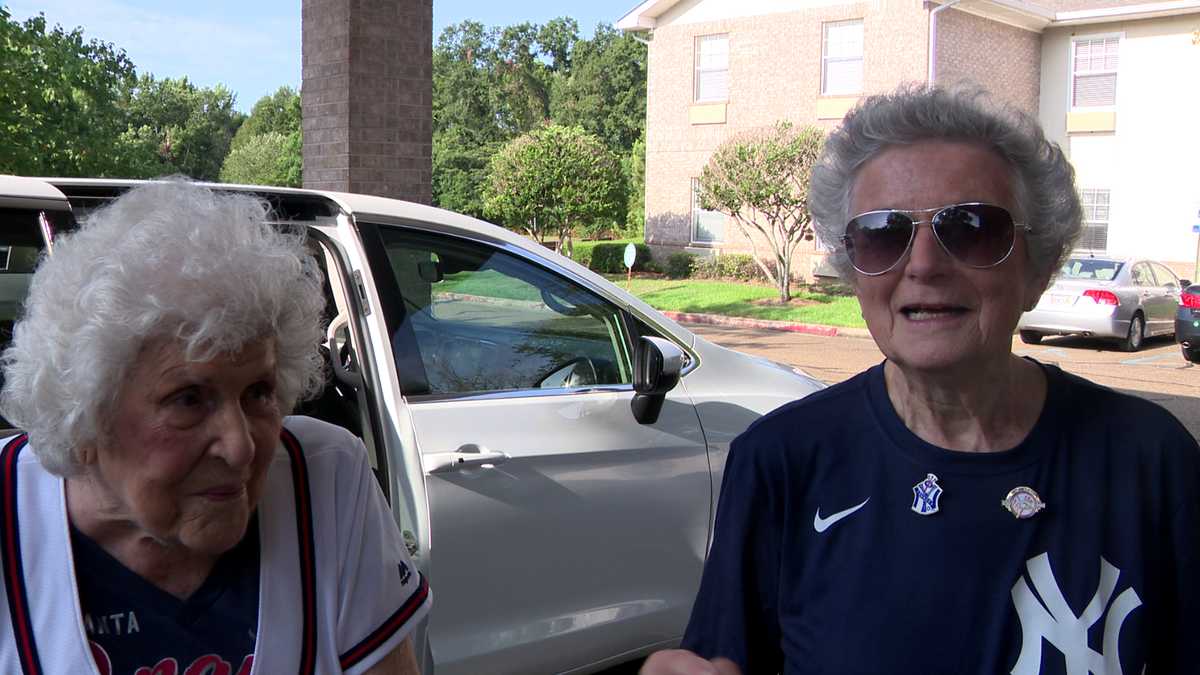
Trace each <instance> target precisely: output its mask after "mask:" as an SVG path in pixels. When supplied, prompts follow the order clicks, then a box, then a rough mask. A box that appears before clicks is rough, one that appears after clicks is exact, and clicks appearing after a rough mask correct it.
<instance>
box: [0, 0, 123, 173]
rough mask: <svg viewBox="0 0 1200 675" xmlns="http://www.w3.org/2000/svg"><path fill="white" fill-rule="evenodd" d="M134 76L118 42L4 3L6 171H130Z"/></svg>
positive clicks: (1, 153)
mask: <svg viewBox="0 0 1200 675" xmlns="http://www.w3.org/2000/svg"><path fill="white" fill-rule="evenodd" d="M134 77H135V71H134V67H133V63H131V62H130V61H129V59H128V58H127V57H126V56H125V52H124V51H121V50H118V49H116V48H115V47H114V46H113V45H111V44H109V43H105V42H100V41H97V40H90V41H85V40H84V39H83V31H82V29H79V28H76V29H74V30H72V31H64V30H63V29H62V28H61V27H58V26H56V27H55V28H53V29H50V30H48V29H47V28H46V19H45V17H44V16H37V17H34V18H31V19H27V20H26V21H24V22H18V21H14V20H13V19H12V15H11V14H10V13H9V12H8V10H6V9H5V8H4V7H2V6H0V172H4V173H18V174H26V175H62V176H79V175H96V176H119V175H124V171H123V165H122V162H123V159H124V158H123V157H122V153H121V150H120V148H118V147H117V146H118V143H117V139H118V137H119V136H120V134H121V133H122V131H123V130H124V129H125V126H126V125H125V118H124V113H123V111H122V109H121V101H122V95H123V94H122V92H123V91H125V90H126V89H127V88H128V87H129V86H130V85H131V84H132V82H133V80H134Z"/></svg>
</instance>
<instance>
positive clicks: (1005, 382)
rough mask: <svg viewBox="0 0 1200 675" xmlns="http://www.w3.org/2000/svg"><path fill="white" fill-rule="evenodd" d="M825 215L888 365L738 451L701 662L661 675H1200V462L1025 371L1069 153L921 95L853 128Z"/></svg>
mask: <svg viewBox="0 0 1200 675" xmlns="http://www.w3.org/2000/svg"><path fill="white" fill-rule="evenodd" d="M809 198H810V205H811V209H812V213H813V216H814V218H815V220H816V222H817V233H818V236H819V237H820V239H821V241H823V242H826V243H827V244H830V245H832V248H833V252H832V260H833V262H834V264H835V265H837V266H838V268H839V270H840V271H841V274H842V277H843V279H845V280H846V281H847V282H849V283H850V285H851V286H852V287H853V289H854V291H855V293H856V295H857V296H858V300H859V303H860V305H861V307H862V312H863V317H864V318H865V319H866V323H867V327H868V328H869V330H870V332H871V335H872V337H873V338H874V339H875V342H876V344H877V345H878V346H879V349H880V351H882V352H883V355H884V356H885V359H886V360H885V361H884V362H883V363H881V364H879V365H877V366H875V367H873V368H871V369H869V370H867V371H866V372H864V373H861V374H859V375H857V376H855V377H854V378H852V379H850V380H848V381H846V382H843V383H840V384H838V385H835V386H833V387H830V388H829V389H826V390H824V391H821V392H818V393H817V394H814V395H811V396H809V397H807V398H805V399H803V400H801V401H797V402H795V403H792V404H789V405H787V406H784V407H783V408H780V409H779V410H777V411H775V412H773V413H771V414H770V415H767V416H766V417H764V418H762V419H761V420H759V421H758V422H756V423H755V424H753V425H752V426H751V427H750V428H749V429H748V430H747V431H746V432H745V433H744V434H743V435H742V436H740V437H739V438H738V439H737V440H736V441H735V442H734V443H733V447H732V449H731V450H730V453H729V457H728V462H727V465H726V470H725V477H724V483H723V485H722V489H721V497H720V504H719V508H718V512H717V519H716V535H715V538H714V540H713V544H712V550H711V553H710V555H709V558H708V560H707V562H706V564H705V570H704V575H703V580H702V582H701V587H700V592H699V595H698V596H697V599H696V605H695V608H694V610H693V613H692V618H691V622H690V624H689V626H688V629H687V633H686V635H685V637H684V640H683V647H684V650H675V651H666V652H660V653H658V654H655V655H654V656H652V657H651V659H649V661H648V662H647V664H646V665H645V666H644V668H643V671H642V672H643V673H644V674H648V675H663V674H671V675H684V674H692V673H697V674H699V673H707V674H713V675H717V674H721V675H726V674H730V673H772V674H774V673H788V674H794V673H822V674H832V673H839V674H841V673H864V674H865V673H889V674H894V673H914V674H916V673H920V674H922V675H927V674H929V673H964V674H965V673H971V674H983V673H988V674H994V673H1013V674H1014V675H1032V674H1034V673H1040V674H1047V675H1048V674H1052V673H1054V674H1058V673H1067V674H1071V675H1085V674H1086V673H1108V675H1115V674H1118V673H1128V674H1133V673H1147V672H1148V673H1183V672H1189V673H1190V672H1198V668H1200V666H1198V665H1197V664H1200V660H1198V659H1197V658H1196V656H1195V654H1194V653H1193V650H1192V645H1193V642H1194V637H1193V636H1194V634H1195V633H1196V631H1197V629H1198V628H1200V547H1198V539H1197V534H1198V530H1200V456H1198V448H1197V445H1196V441H1195V440H1194V439H1193V438H1192V437H1191V436H1190V435H1189V434H1188V433H1187V431H1186V430H1184V428H1183V427H1182V425H1180V424H1179V422H1178V421H1177V420H1176V419H1175V418H1174V417H1172V416H1171V415H1170V414H1169V413H1167V412H1166V411H1164V410H1163V409H1161V408H1159V407H1158V406H1156V405H1155V404H1153V403H1150V402H1148V401H1146V400H1144V399H1140V398H1135V397H1132V396H1128V395H1125V394H1121V393H1118V392H1115V391H1112V390H1110V389H1106V388H1104V387H1101V386H1098V385H1095V384H1092V383H1090V382H1088V381H1086V380H1083V379H1081V378H1079V377H1075V376H1073V375H1069V374H1067V373H1065V372H1063V371H1062V370H1060V369H1059V368H1057V367H1055V366H1051V365H1047V364H1043V363H1039V362H1038V361H1035V360H1033V359H1031V358H1022V357H1019V356H1017V355H1015V354H1014V353H1013V351H1012V345H1013V330H1014V328H1015V327H1016V324H1017V319H1018V318H1019V317H1020V315H1021V313H1022V312H1023V311H1024V310H1028V309H1030V308H1032V307H1033V306H1034V305H1035V304H1036V303H1037V302H1038V299H1039V296H1040V295H1041V294H1042V291H1043V290H1044V289H1045V288H1046V286H1047V283H1048V280H1049V278H1050V276H1051V275H1052V274H1053V273H1054V271H1055V270H1056V269H1057V268H1058V267H1059V266H1060V265H1061V263H1062V260H1063V258H1064V256H1065V255H1066V254H1067V253H1068V251H1069V248H1070V246H1071V243H1072V241H1073V240H1074V239H1075V237H1076V236H1077V234H1078V232H1079V228H1080V219H1081V215H1080V206H1079V200H1078V197H1077V196H1076V192H1075V186H1074V179H1073V172H1072V169H1071V166H1070V164H1069V163H1068V162H1067V160H1066V158H1065V157H1064V156H1063V153H1062V152H1061V150H1059V148H1058V147H1057V146H1055V145H1053V144H1052V143H1049V142H1048V141H1047V140H1046V139H1045V137H1044V136H1043V134H1042V131H1041V129H1040V128H1039V126H1038V124H1037V122H1036V121H1034V120H1033V119H1032V118H1030V117H1029V116H1028V115H1026V114H1024V113H1021V112H1018V111H1015V110H1013V109H1010V108H1006V107H1003V106H1000V105H997V104H995V103H993V102H992V101H991V100H989V98H988V97H987V96H986V95H985V94H984V93H983V92H982V91H980V90H978V89H973V88H968V87H960V88H953V89H943V88H938V87H926V86H914V87H908V88H903V89H901V90H899V91H897V92H895V93H892V94H888V95H880V96H872V97H869V98H867V99H866V100H864V101H863V102H862V103H861V104H860V105H859V106H858V107H857V108H856V109H855V110H853V111H851V112H850V113H849V114H848V115H847V116H846V118H845V120H844V123H843V124H842V126H841V127H840V128H839V129H837V130H836V131H834V132H833V133H832V134H831V136H830V137H829V139H828V141H827V143H826V145H825V149H824V152H823V155H822V157H821V159H820V161H819V163H818V166H817V167H816V168H815V170H814V172H813V177H812V184H811V190H810V193H809ZM685 650H688V651H685Z"/></svg>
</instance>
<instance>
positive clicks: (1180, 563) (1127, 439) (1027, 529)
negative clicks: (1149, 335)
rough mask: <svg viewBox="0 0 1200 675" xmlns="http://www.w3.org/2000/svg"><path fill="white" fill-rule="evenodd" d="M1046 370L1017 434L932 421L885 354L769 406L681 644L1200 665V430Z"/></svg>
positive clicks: (855, 668) (870, 670)
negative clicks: (944, 432)
mask: <svg viewBox="0 0 1200 675" xmlns="http://www.w3.org/2000/svg"><path fill="white" fill-rule="evenodd" d="M1043 370H1044V372H1045V373H1046V376H1047V380H1048V392H1047V399H1046V403H1045V407H1044V409H1043V411H1042V413H1041V415H1040V417H1039V419H1038V420H1037V422H1036V423H1035V425H1034V427H1033V429H1032V431H1031V432H1030V434H1029V436H1028V437H1027V438H1026V439H1025V440H1024V441H1023V442H1022V443H1021V444H1020V445H1018V446H1017V447H1015V448H1013V449H1011V450H1008V451H1005V452H996V453H965V452H952V451H949V450H945V449H942V448H939V447H936V446H933V445H931V444H929V443H926V442H924V441H922V440H921V439H920V438H918V437H917V436H915V435H914V434H913V433H912V432H910V431H909V430H908V429H907V428H906V427H905V425H904V424H903V422H902V421H901V420H900V418H899V417H898V415H897V414H896V412H895V410H894V408H893V407H892V405H891V402H890V401H889V399H888V396H887V390H886V384H885V382H884V378H883V366H882V365H880V366H876V367H875V368H872V369H871V370H869V371H867V372H866V373H863V374H860V375H858V376H856V377H855V378H853V379H851V380H848V381H846V382H844V383H842V384H839V385H836V386H834V387H831V388H829V389H826V390H824V391H821V392H818V393H816V394H813V395H811V396H809V397H807V398H805V399H803V400H801V401H797V402H795V403H792V404H789V405H787V406H785V407H783V408H781V409H779V410H777V411H775V412H774V413H771V414H770V415H768V416H766V417H764V418H762V419H760V420H759V421H757V422H756V423H755V424H753V425H752V426H751V427H750V428H749V429H747V431H746V432H745V433H744V434H743V435H742V436H741V437H739V438H738V439H737V440H736V441H735V442H734V444H733V446H732V448H731V450H730V454H729V458H728V462H727V465H726V471H725V477H724V482H723V484H722V488H721V498H720V503H719V508H718V512H717V520H716V534H715V538H714V541H713V545H712V550H711V552H710V554H709V559H708V561H707V563H706V565H705V569H704V575H703V581H702V584H701V588H700V592H699V594H698V596H697V599H696V605H695V608H694V610H693V613H692V618H691V622H690V624H689V625H688V629H687V633H686V636H685V638H684V641H683V646H684V647H685V648H687V649H691V650H693V651H696V652H698V653H699V654H701V655H702V656H705V657H708V658H712V657H715V656H725V657H728V658H731V659H732V660H734V661H735V662H737V663H739V664H740V665H741V666H742V668H743V671H744V672H746V673H748V674H751V673H787V674H799V673H823V674H824V673H838V674H864V675H865V674H877V673H889V674H892V673H895V674H900V673H913V674H918V673H919V674H920V675H934V674H938V673H961V674H963V675H968V674H970V675H975V674H980V673H989V674H990V673H1013V674H1014V675H1034V674H1041V675H1059V674H1063V675H1075V674H1078V675H1086V674H1088V673H1093V674H1098V673H1104V674H1106V675H1120V674H1122V673H1124V674H1125V675H1140V674H1141V673H1143V672H1145V673H1149V674H1155V673H1195V672H1200V652H1197V651H1196V648H1195V638H1194V636H1195V635H1196V633H1197V629H1200V558H1198V550H1200V548H1198V541H1197V535H1198V534H1200V532H1198V528H1200V455H1198V452H1200V450H1198V448H1197V445H1196V441H1195V440H1194V439H1193V438H1192V437H1191V436H1190V435H1189V434H1188V433H1187V431H1186V430H1185V429H1184V428H1183V427H1182V425H1180V424H1179V422H1178V421H1177V420H1176V419H1175V418H1174V417H1173V416H1171V415H1170V414H1169V413H1167V412H1166V411H1164V410H1162V409H1161V408H1159V407H1158V406H1156V405H1154V404H1152V403H1150V402H1147V401H1145V400H1142V399H1138V398H1134V397H1131V396H1127V395H1124V394H1119V393H1117V392H1114V391H1111V390H1109V389H1106V388H1103V387H1100V386H1098V385H1094V384H1092V383H1089V382H1087V381H1085V380H1082V379H1080V378H1077V377H1074V376H1072V375H1068V374H1066V373H1063V372H1062V371H1061V370H1059V369H1058V368H1054V367H1049V366H1043ZM1022 488H1024V489H1022ZM1014 491H1015V492H1014ZM1010 494H1014V495H1018V497H1017V498H1015V499H1010V500H1008V501H1007V502H1006V498H1008V497H1009V496H1010ZM1039 501H1040V502H1041V503H1042V504H1044V508H1043V509H1041V510H1040V511H1036V513H1033V514H1032V515H1030V516H1029V517H1026V518H1016V517H1014V515H1013V513H1012V512H1010V510H1009V509H1006V508H1005V506H1004V505H1005V504H1006V503H1008V504H1009V505H1010V506H1017V507H1019V506H1021V505H1022V504H1023V505H1024V506H1026V507H1032V508H1030V509H1029V510H1030V511H1033V510H1035V509H1036V507H1037V505H1038V502H1039Z"/></svg>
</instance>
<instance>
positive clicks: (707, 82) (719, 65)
mask: <svg viewBox="0 0 1200 675" xmlns="http://www.w3.org/2000/svg"><path fill="white" fill-rule="evenodd" d="M728 99H729V35H727V34H722V35H701V36H699V37H697V38H696V101H697V102H703V101H725V100H728Z"/></svg>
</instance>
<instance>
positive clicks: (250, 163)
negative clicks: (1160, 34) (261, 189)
mask: <svg viewBox="0 0 1200 675" xmlns="http://www.w3.org/2000/svg"><path fill="white" fill-rule="evenodd" d="M301 144H302V141H301V134H300V95H299V94H298V93H296V91H295V90H294V89H292V88H291V87H280V88H279V89H277V90H276V91H275V93H273V94H271V95H269V96H264V97H262V98H260V99H259V100H258V102H257V103H255V104H254V107H253V108H251V109H250V117H249V118H247V119H246V121H245V122H243V123H242V125H241V126H240V127H239V128H238V130H237V133H236V134H234V136H233V140H232V142H231V143H230V148H229V154H228V155H227V156H226V157H225V162H224V163H223V164H222V165H221V173H220V178H221V180H222V181H223V182H226V183H251V184H255V185H281V186H284V187H301V185H302V183H303V175H302V173H303V165H304V158H303V150H302V145H301Z"/></svg>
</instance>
